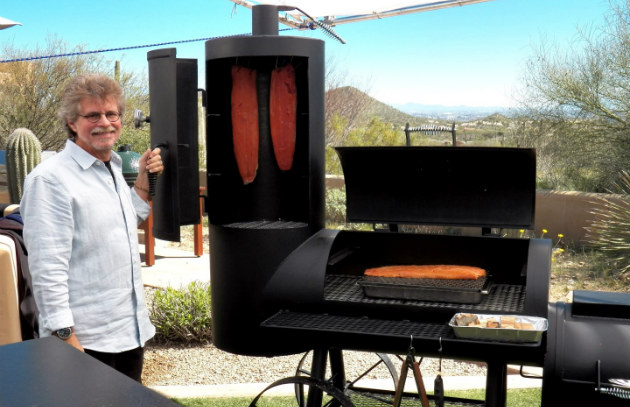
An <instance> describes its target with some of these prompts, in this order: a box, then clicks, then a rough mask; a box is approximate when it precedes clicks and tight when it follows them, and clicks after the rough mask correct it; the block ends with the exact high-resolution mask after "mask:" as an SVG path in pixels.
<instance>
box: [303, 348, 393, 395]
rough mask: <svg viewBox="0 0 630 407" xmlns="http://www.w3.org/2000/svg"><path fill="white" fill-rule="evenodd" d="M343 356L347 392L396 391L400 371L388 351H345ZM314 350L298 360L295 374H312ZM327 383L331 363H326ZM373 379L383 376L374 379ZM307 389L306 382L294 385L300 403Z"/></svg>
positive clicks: (327, 381)
mask: <svg viewBox="0 0 630 407" xmlns="http://www.w3.org/2000/svg"><path fill="white" fill-rule="evenodd" d="M342 357H343V361H344V368H345V372H344V374H345V375H346V384H345V388H344V389H343V390H344V393H345V394H347V395H348V394H349V393H350V392H355V393H362V394H379V393H383V392H393V391H394V390H395V389H396V384H397V383H398V371H399V370H400V368H396V366H394V363H393V362H392V360H391V359H390V357H389V356H388V355H387V354H385V353H369V352H356V351H343V352H342ZM311 362H312V352H311V351H309V352H306V353H305V354H304V356H302V358H301V359H300V362H299V363H298V367H297V370H296V372H295V374H296V376H307V377H310V376H311ZM326 370H327V372H326V377H325V382H326V383H332V372H331V370H330V363H328V364H327V369H326ZM370 379H380V380H378V381H373V380H370ZM305 394H306V391H305V389H304V386H302V385H300V384H296V385H295V397H296V399H297V401H298V405H299V406H303V405H305V404H304V403H303V400H304V398H305Z"/></svg>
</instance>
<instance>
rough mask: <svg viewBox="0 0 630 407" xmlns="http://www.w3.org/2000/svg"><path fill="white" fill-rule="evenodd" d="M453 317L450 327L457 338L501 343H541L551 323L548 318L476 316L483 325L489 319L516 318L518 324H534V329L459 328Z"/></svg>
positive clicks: (454, 316)
mask: <svg viewBox="0 0 630 407" xmlns="http://www.w3.org/2000/svg"><path fill="white" fill-rule="evenodd" d="M459 315H461V313H458V314H455V315H453V318H451V320H450V321H449V323H448V325H449V326H450V327H452V328H453V331H454V332H455V336H457V337H458V338H464V339H481V340H489V341H499V342H520V343H525V342H533V343H536V342H539V341H540V340H541V338H542V335H543V333H544V332H545V331H547V329H548V327H549V322H548V321H547V319H546V318H540V317H531V316H525V315H495V314H474V315H476V316H477V317H478V318H479V321H480V322H481V323H482V325H485V323H486V321H488V320H489V319H495V320H500V318H501V317H502V316H510V317H514V318H515V319H516V321H517V322H527V323H529V324H532V326H533V327H534V329H513V328H486V327H477V326H458V325H457V324H456V322H455V319H456V318H457V316H459Z"/></svg>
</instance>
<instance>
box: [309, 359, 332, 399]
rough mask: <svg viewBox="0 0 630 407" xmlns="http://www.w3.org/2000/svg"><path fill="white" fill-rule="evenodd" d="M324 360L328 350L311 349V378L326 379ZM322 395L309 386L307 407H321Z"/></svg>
mask: <svg viewBox="0 0 630 407" xmlns="http://www.w3.org/2000/svg"><path fill="white" fill-rule="evenodd" d="M326 359H328V349H325V348H317V349H313V362H312V364H311V377H312V378H314V379H318V380H321V381H324V380H325V379H326ZM322 399H323V393H322V391H321V390H320V389H317V388H315V386H309V388H308V399H307V402H306V406H307V407H320V406H321V405H322Z"/></svg>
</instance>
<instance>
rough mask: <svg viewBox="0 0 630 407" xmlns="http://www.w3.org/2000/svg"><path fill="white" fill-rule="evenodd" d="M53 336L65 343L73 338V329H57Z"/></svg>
mask: <svg viewBox="0 0 630 407" xmlns="http://www.w3.org/2000/svg"><path fill="white" fill-rule="evenodd" d="M53 335H55V336H56V337H58V338H59V339H61V340H62V341H65V340H67V339H70V337H71V336H72V328H61V329H57V330H56V331H54V332H53Z"/></svg>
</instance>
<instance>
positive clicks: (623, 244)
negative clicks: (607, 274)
mask: <svg viewBox="0 0 630 407" xmlns="http://www.w3.org/2000/svg"><path fill="white" fill-rule="evenodd" d="M611 192H613V193H618V194H622V196H624V197H625V198H626V199H625V202H624V201H615V200H612V199H604V200H603V201H602V203H600V204H599V206H598V207H596V208H595V209H594V210H593V211H592V212H591V213H592V214H593V215H594V216H595V219H594V221H593V223H592V224H591V226H590V227H588V228H586V230H587V234H586V238H587V239H588V241H589V243H590V244H591V245H593V247H595V248H597V249H599V250H600V251H601V253H602V254H603V255H605V256H606V257H608V258H609V259H610V260H611V267H613V268H614V269H615V270H617V271H618V272H619V273H627V272H629V271H630V202H629V200H628V196H629V195H630V173H628V172H625V171H623V172H622V174H621V178H620V181H619V182H618V183H617V184H616V185H615V190H614V191H611Z"/></svg>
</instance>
